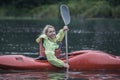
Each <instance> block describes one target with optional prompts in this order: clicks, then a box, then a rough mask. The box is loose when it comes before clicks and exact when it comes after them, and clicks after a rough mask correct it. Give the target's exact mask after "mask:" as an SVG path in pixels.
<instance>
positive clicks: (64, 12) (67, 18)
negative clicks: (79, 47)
mask: <svg viewBox="0 0 120 80" xmlns="http://www.w3.org/2000/svg"><path fill="white" fill-rule="evenodd" d="M60 13H61V16H62V19H63V21H64V24H65V26H67V25H68V24H69V23H70V20H71V19H70V12H69V9H68V7H67V6H66V5H64V4H63V5H61V6H60ZM65 44H66V63H67V64H68V38H67V31H65ZM66 70H67V73H68V70H69V69H68V68H67V69H66Z"/></svg>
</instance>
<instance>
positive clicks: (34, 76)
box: [0, 70, 120, 80]
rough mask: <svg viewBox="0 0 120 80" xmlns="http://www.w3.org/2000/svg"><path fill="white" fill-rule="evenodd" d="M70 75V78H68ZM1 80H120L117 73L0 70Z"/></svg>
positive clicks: (119, 74)
mask: <svg viewBox="0 0 120 80" xmlns="http://www.w3.org/2000/svg"><path fill="white" fill-rule="evenodd" d="M67 75H69V77H66V76H67ZM0 80H120V72H118V71H117V72H116V71H81V72H69V73H68V74H66V73H65V72H47V71H46V72H41V71H6V70H0Z"/></svg>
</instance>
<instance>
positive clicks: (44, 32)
mask: <svg viewBox="0 0 120 80" xmlns="http://www.w3.org/2000/svg"><path fill="white" fill-rule="evenodd" d="M49 28H54V26H52V25H46V26H45V28H44V29H43V32H42V33H43V34H47V32H48V29H49ZM54 29H55V28H54Z"/></svg>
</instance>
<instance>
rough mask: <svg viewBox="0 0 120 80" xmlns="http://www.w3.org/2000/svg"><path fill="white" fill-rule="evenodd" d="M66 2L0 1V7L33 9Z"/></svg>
mask: <svg viewBox="0 0 120 80" xmlns="http://www.w3.org/2000/svg"><path fill="white" fill-rule="evenodd" d="M63 1H65V2H66V1H68V0H0V6H7V5H14V6H16V7H17V8H24V7H27V8H33V7H36V6H41V5H45V4H54V3H58V2H63Z"/></svg>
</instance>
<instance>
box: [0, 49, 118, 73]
mask: <svg viewBox="0 0 120 80" xmlns="http://www.w3.org/2000/svg"><path fill="white" fill-rule="evenodd" d="M61 60H63V61H65V58H61ZM68 62H69V65H70V69H69V70H71V71H81V70H120V56H114V55H111V54H108V53H105V52H101V51H95V50H81V51H75V52H71V53H69V59H68ZM0 69H8V70H41V71H43V70H44V71H54V70H63V68H58V67H55V66H53V65H51V64H50V63H49V62H48V61H47V60H36V59H35V58H31V57H27V56H23V55H1V56H0Z"/></svg>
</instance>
